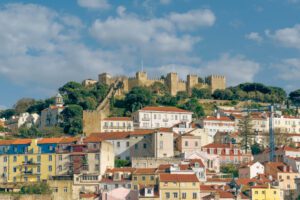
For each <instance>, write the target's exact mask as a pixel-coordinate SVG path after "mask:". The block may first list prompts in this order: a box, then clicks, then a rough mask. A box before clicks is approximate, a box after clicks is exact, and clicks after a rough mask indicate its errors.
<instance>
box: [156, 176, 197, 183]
mask: <svg viewBox="0 0 300 200" xmlns="http://www.w3.org/2000/svg"><path fill="white" fill-rule="evenodd" d="M159 178H160V181H161V182H199V180H198V178H197V176H196V175H195V174H160V175H159Z"/></svg>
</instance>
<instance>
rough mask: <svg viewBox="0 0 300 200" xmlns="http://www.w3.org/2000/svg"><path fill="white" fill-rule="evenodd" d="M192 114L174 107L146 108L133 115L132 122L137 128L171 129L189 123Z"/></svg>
mask: <svg viewBox="0 0 300 200" xmlns="http://www.w3.org/2000/svg"><path fill="white" fill-rule="evenodd" d="M192 114H193V113H192V112H190V111H186V110H183V109H180V108H176V107H166V106H157V107H154V106H147V107H144V108H142V109H140V110H138V111H136V112H135V113H134V114H133V121H134V125H135V126H136V127H138V128H144V129H154V128H171V127H173V126H174V125H175V124H178V123H182V122H186V123H191V122H192Z"/></svg>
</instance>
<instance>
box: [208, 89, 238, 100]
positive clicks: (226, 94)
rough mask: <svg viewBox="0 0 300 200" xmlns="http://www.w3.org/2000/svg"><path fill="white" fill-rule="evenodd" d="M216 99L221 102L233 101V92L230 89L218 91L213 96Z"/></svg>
mask: <svg viewBox="0 0 300 200" xmlns="http://www.w3.org/2000/svg"><path fill="white" fill-rule="evenodd" d="M212 96H213V98H214V99H220V100H231V99H232V98H233V92H232V91H231V90H229V89H225V90H220V89H217V90H215V91H214V93H213V94H212Z"/></svg>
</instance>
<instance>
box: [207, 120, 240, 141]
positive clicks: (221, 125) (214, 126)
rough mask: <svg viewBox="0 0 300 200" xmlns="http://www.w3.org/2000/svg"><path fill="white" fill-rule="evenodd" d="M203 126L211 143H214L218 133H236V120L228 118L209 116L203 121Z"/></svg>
mask: <svg viewBox="0 0 300 200" xmlns="http://www.w3.org/2000/svg"><path fill="white" fill-rule="evenodd" d="M202 126H203V128H204V131H205V132H208V137H209V140H210V141H213V139H214V136H215V134H216V133H217V132H234V131H236V126H235V122H234V120H232V119H231V118H230V117H227V116H220V115H219V114H218V115H217V116H207V117H206V118H204V119H203V120H202Z"/></svg>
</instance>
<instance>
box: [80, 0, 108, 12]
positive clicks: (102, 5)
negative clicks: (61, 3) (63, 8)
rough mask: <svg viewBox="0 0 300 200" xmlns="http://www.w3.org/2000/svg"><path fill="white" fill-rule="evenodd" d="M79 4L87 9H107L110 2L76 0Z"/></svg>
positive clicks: (103, 0) (102, 0)
mask: <svg viewBox="0 0 300 200" xmlns="http://www.w3.org/2000/svg"><path fill="white" fill-rule="evenodd" d="M77 3H78V5H79V6H81V7H84V8H88V9H94V10H99V9H108V8H109V7H110V4H109V3H108V2H107V0H77Z"/></svg>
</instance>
